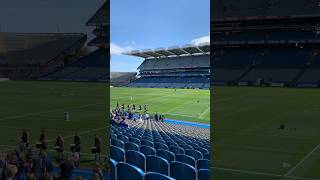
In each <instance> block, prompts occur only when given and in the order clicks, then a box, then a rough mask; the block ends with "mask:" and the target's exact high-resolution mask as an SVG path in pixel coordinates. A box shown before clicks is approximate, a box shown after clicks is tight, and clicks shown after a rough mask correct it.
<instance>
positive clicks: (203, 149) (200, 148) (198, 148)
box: [194, 147, 209, 154]
mask: <svg viewBox="0 0 320 180" xmlns="http://www.w3.org/2000/svg"><path fill="white" fill-rule="evenodd" d="M194 149H195V150H198V151H200V152H201V153H202V154H206V153H209V151H208V150H206V149H205V148H202V147H197V148H194Z"/></svg>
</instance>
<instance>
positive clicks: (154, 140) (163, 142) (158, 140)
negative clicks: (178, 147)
mask: <svg viewBox="0 0 320 180" xmlns="http://www.w3.org/2000/svg"><path fill="white" fill-rule="evenodd" d="M153 142H154V143H162V144H166V142H165V141H164V140H162V139H153Z"/></svg>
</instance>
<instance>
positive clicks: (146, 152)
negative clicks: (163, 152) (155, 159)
mask: <svg viewBox="0 0 320 180" xmlns="http://www.w3.org/2000/svg"><path fill="white" fill-rule="evenodd" d="M140 152H141V153H142V154H144V155H145V156H149V155H156V150H155V149H154V148H152V147H149V146H144V145H142V146H140Z"/></svg>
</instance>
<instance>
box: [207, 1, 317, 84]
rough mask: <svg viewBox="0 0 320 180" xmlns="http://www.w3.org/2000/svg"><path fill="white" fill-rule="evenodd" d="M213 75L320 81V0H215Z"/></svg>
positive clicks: (227, 79)
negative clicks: (253, 0)
mask: <svg viewBox="0 0 320 180" xmlns="http://www.w3.org/2000/svg"><path fill="white" fill-rule="evenodd" d="M214 3H215V4H217V3H218V4H219V5H217V6H216V7H213V9H214V8H217V7H222V8H217V9H216V11H214V12H215V13H214V19H213V23H212V24H211V29H212V30H213V32H212V33H213V34H212V36H213V54H212V56H213V59H214V61H213V81H214V83H215V84H229V85H270V86H281V87H282V86H287V87H288V86H290V87H291V86H295V87H319V86H320V78H319V77H320V76H319V75H320V54H319V44H320V29H319V22H320V4H319V2H318V1H315V0H312V1H300V0H299V1H298V0H295V1H255V2H252V1H248V0H245V1H241V4H240V3H239V2H237V1H233V0H229V1H215V2H214Z"/></svg>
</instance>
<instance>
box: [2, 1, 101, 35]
mask: <svg viewBox="0 0 320 180" xmlns="http://www.w3.org/2000/svg"><path fill="white" fill-rule="evenodd" d="M104 1H105V0H0V28H1V29H0V30H1V31H2V32H27V33H34V32H37V33H39V32H58V31H59V32H66V33H70V32H82V33H87V34H88V35H89V36H90V37H93V36H92V35H91V31H92V29H93V28H92V27H86V26H85V23H86V22H87V21H88V20H89V18H90V17H91V16H92V15H93V14H94V13H95V12H96V11H97V10H98V9H99V8H100V7H101V5H102V4H103V2H104Z"/></svg>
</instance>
